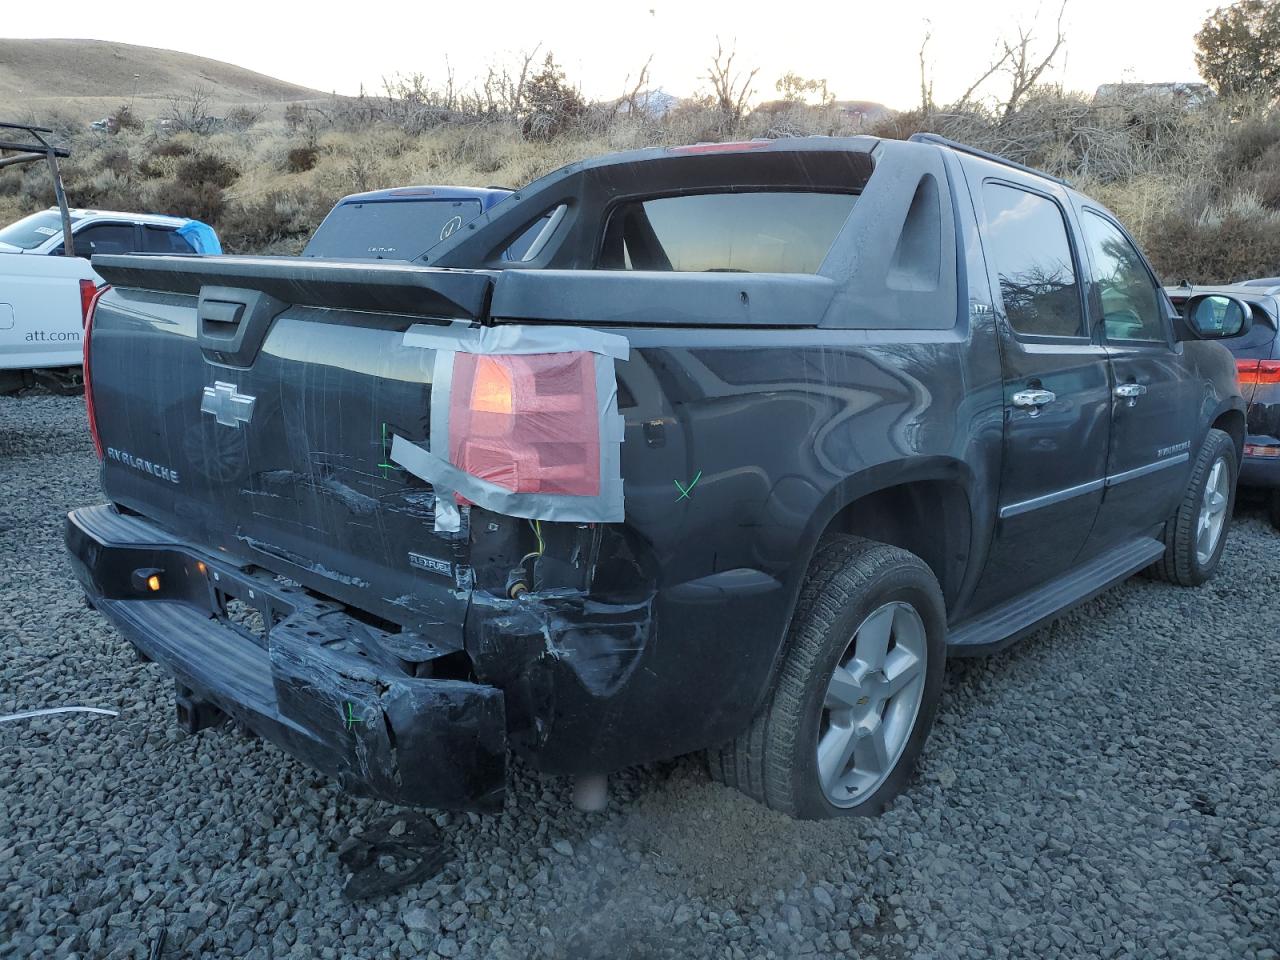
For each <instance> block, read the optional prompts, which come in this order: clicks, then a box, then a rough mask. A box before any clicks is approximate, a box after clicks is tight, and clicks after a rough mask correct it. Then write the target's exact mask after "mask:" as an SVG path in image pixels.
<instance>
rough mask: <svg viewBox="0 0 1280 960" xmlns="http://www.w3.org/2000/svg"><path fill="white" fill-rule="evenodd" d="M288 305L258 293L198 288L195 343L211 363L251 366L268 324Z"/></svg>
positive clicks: (229, 289)
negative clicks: (198, 298)
mask: <svg viewBox="0 0 1280 960" xmlns="http://www.w3.org/2000/svg"><path fill="white" fill-rule="evenodd" d="M289 306H290V305H289V304H287V303H285V302H284V301H283V300H278V299H276V298H275V297H273V296H271V295H270V294H268V293H263V292H262V291H261V290H249V289H244V288H240V287H213V286H206V287H201V288H200V300H199V302H198V303H197V305H196V340H197V342H198V343H199V344H200V349H201V351H202V352H203V353H204V355H205V358H206V359H207V360H209V361H210V362H211V363H217V364H221V365H223V366H229V367H247V366H250V365H251V364H252V363H253V361H254V358H256V357H257V355H258V350H259V349H261V347H262V341H263V340H265V339H266V337H267V331H268V330H270V329H271V321H272V320H274V319H275V318H276V317H278V316H279V315H280V314H282V313H283V312H284V311H285V310H288V309H289Z"/></svg>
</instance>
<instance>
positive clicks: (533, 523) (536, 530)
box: [520, 520, 547, 567]
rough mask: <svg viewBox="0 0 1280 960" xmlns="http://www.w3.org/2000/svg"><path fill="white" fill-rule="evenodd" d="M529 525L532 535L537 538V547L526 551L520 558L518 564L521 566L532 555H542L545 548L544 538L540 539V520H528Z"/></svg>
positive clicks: (531, 557) (532, 556)
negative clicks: (529, 551) (528, 551)
mask: <svg viewBox="0 0 1280 960" xmlns="http://www.w3.org/2000/svg"><path fill="white" fill-rule="evenodd" d="M529 527H530V528H531V529H532V530H533V535H534V536H535V537H537V538H538V549H537V550H534V551H532V552H531V553H526V554H525V555H524V556H523V557H521V558H520V566H522V567H523V566H524V565H525V564H526V563H528V562H529V561H530V560H532V559H533V558H534V557H540V556H542V555H543V554H544V553H545V552H546V550H547V543H546V541H545V540H543V539H542V521H541V520H530V521H529Z"/></svg>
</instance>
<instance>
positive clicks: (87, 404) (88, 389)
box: [80, 280, 111, 460]
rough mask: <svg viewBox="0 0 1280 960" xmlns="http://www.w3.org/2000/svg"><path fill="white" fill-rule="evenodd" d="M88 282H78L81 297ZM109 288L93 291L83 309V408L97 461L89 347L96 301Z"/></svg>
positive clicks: (98, 442)
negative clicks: (87, 417)
mask: <svg viewBox="0 0 1280 960" xmlns="http://www.w3.org/2000/svg"><path fill="white" fill-rule="evenodd" d="M87 282H88V281H85V280H81V281H80V284H81V286H80V290H81V295H82V296H83V292H84V284H85V283H87ZM110 289H111V287H110V286H109V285H107V284H103V285H102V286H101V287H98V288H97V289H95V290H94V291H93V296H92V297H90V298H89V302H88V304H87V305H86V306H85V308H84V358H83V363H84V408H85V412H86V413H87V414H88V416H89V436H91V437H92V438H93V449H94V451H95V452H96V453H97V454H98V459H99V460H101V459H102V438H101V437H100V436H98V416H97V412H96V411H95V409H94V404H93V377H92V375H91V373H90V372H89V368H90V364H89V352H90V351H89V346H90V344H91V343H92V342H93V314H94V311H95V310H97V309H98V301H100V300H101V299H102V295H103V294H104V293H106V292H107V291H108V290H110Z"/></svg>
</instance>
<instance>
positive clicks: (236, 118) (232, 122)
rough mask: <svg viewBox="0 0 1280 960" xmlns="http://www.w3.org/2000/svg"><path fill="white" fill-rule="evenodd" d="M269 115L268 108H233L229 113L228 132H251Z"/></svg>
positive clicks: (244, 106) (245, 106)
mask: <svg viewBox="0 0 1280 960" xmlns="http://www.w3.org/2000/svg"><path fill="white" fill-rule="evenodd" d="M266 114H267V108H266V107H263V106H256V107H250V106H247V105H243V104H242V105H240V106H237V107H232V108H231V109H230V110H228V111H227V117H226V126H227V129H228V130H234V131H236V132H243V131H245V130H250V129H252V128H253V127H255V126H257V125H258V124H259V123H261V122H262V118H263V117H265V116H266Z"/></svg>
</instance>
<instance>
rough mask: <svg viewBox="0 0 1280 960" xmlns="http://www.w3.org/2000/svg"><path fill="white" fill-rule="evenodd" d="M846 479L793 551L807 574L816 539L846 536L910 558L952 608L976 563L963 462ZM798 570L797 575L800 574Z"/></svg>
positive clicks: (927, 463) (933, 462) (935, 461)
mask: <svg viewBox="0 0 1280 960" xmlns="http://www.w3.org/2000/svg"><path fill="white" fill-rule="evenodd" d="M893 467H894V469H893V470H892V471H881V470H875V471H870V472H868V473H866V474H861V475H857V476H854V477H850V478H849V479H848V480H846V481H845V482H844V483H843V484H842V485H841V486H840V487H839V488H838V489H837V490H836V491H833V493H834V494H835V495H834V496H832V497H830V498H828V501H827V502H826V503H825V504H824V508H823V509H820V510H818V511H817V512H816V513H815V516H814V518H813V520H812V522H811V523H810V525H809V529H808V531H807V534H808V535H807V537H806V540H805V541H804V543H805V549H803V550H801V551H800V552H799V553H798V557H799V558H803V560H804V568H803V570H806V571H807V569H808V567H809V564H810V563H811V562H812V560H813V557H814V555H815V553H816V550H817V548H818V544H819V543H820V542H821V541H822V539H823V538H824V537H826V536H828V535H830V534H850V535H853V536H857V537H862V538H864V539H866V540H871V541H874V542H877V543H884V544H888V545H889V546H893V547H898V548H900V549H902V550H906V551H907V552H908V553H911V554H914V555H915V556H917V557H919V558H920V559H921V560H923V561H924V562H925V563H926V564H927V565H928V567H929V569H930V570H932V571H933V575H934V576H935V577H936V578H937V580H938V584H939V585H940V586H941V587H942V594H943V597H944V598H945V599H946V603H947V609H948V610H950V609H952V607H953V606H954V605H955V603H956V601H957V600H958V599H959V598H960V597H961V596H962V595H963V592H964V590H965V588H966V587H967V586H968V585H969V583H968V581H969V574H970V572H971V571H972V569H973V565H974V562H975V561H974V552H975V533H976V532H977V531H978V530H980V526H979V524H978V523H977V521H976V519H975V516H974V506H975V498H974V497H973V496H972V494H971V490H972V482H971V476H970V471H969V468H968V466H967V465H965V464H964V463H962V462H961V461H957V460H952V459H949V458H929V459H922V460H919V461H915V462H912V463H909V464H895V465H893ZM803 576H804V572H803V571H802V572H801V577H803Z"/></svg>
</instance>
